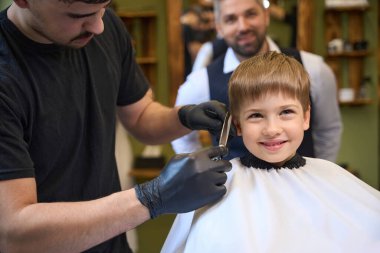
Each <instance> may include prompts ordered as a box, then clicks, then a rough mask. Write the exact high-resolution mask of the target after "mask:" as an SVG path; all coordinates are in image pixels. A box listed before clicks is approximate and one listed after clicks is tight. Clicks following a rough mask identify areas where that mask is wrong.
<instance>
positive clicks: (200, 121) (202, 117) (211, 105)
mask: <svg viewBox="0 0 380 253" xmlns="http://www.w3.org/2000/svg"><path fill="white" fill-rule="evenodd" d="M226 112H227V108H226V105H225V104H223V103H221V102H218V101H216V100H211V101H209V102H204V103H201V104H199V105H185V106H183V107H181V109H179V111H178V117H179V120H180V121H181V123H182V125H184V126H185V127H187V128H189V129H191V130H208V131H209V132H210V133H212V134H217V133H220V131H221V130H222V126H223V121H224V117H225V116H226Z"/></svg>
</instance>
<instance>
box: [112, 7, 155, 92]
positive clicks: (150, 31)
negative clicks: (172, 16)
mask: <svg viewBox="0 0 380 253" xmlns="http://www.w3.org/2000/svg"><path fill="white" fill-rule="evenodd" d="M117 14H118V16H119V17H120V18H121V20H122V21H123V22H124V25H125V26H126V28H127V30H128V32H129V34H130V35H131V38H132V43H133V47H134V48H135V51H136V62H137V63H138V64H139V65H140V67H141V69H142V71H143V72H144V74H145V76H146V77H147V79H148V81H149V83H150V84H151V85H152V87H153V88H155V87H156V84H157V80H158V74H159V73H158V71H157V68H158V59H157V13H156V11H150V10H148V11H123V10H119V11H118V12H117Z"/></svg>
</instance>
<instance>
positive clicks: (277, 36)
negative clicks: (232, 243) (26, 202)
mask: <svg viewBox="0 0 380 253" xmlns="http://www.w3.org/2000/svg"><path fill="white" fill-rule="evenodd" d="M9 2H10V1H7V0H1V6H0V7H1V8H2V9H3V8H5V7H6V6H8V4H9ZM264 2H265V4H266V8H269V9H270V25H269V27H268V29H267V36H268V37H270V38H271V40H272V41H273V42H275V43H276V44H277V45H278V46H279V47H280V48H289V47H291V48H296V49H298V50H300V51H306V52H310V53H313V54H316V55H319V56H320V57H322V58H323V60H324V61H325V63H326V64H327V65H328V66H329V67H330V68H331V70H332V72H333V74H334V77H335V80H336V95H337V102H338V104H339V106H338V107H339V110H340V115H341V123H342V132H341V139H340V145H339V149H338V152H337V155H336V158H335V163H337V164H338V165H340V166H341V167H343V168H345V169H347V170H348V171H349V172H350V173H352V174H354V175H355V176H356V177H358V178H359V179H361V180H362V181H364V182H365V183H367V184H369V185H370V186H372V187H373V188H375V189H377V190H380V51H379V43H380V30H379V27H380V15H379V12H380V4H379V1H377V0H323V1H317V0H268V1H264ZM110 8H113V9H114V10H115V12H116V13H117V15H118V16H119V17H120V18H121V20H122V21H123V22H124V24H125V26H126V28H127V30H128V32H129V33H130V35H131V37H132V40H133V45H134V49H135V55H136V61H137V63H138V64H139V65H140V67H141V69H142V70H143V72H144V74H145V76H146V77H147V79H148V80H149V83H150V85H151V87H152V89H153V91H154V94H155V99H156V100H158V101H159V102H161V103H162V104H164V105H168V106H174V105H175V103H176V98H177V92H178V89H179V87H180V86H181V84H183V83H184V82H185V80H186V77H187V76H188V75H189V74H190V73H191V72H192V71H194V67H195V62H196V57H197V54H198V52H199V51H200V49H201V48H202V46H203V45H204V44H205V43H207V42H212V41H213V40H215V39H216V38H217V37H218V34H217V31H216V29H215V24H214V10H213V4H212V0H180V1H179V0H139V1H131V0H113V1H112V3H111V6H110ZM322 78H323V77H322ZM199 138H200V143H201V144H202V145H203V146H205V147H207V146H211V145H213V143H212V142H211V139H210V136H209V134H208V132H203V131H201V133H200V136H199ZM175 153H176V152H175V151H174V149H173V146H172V144H170V143H168V144H165V145H158V146H150V145H144V144H142V143H140V142H139V141H138V140H136V139H135V138H134V137H133V136H130V135H129V134H128V133H127V132H126V131H125V130H124V129H123V128H122V127H121V126H120V125H118V126H117V129H116V158H117V164H118V169H119V177H120V180H121V184H122V188H123V189H128V188H131V187H133V185H135V184H136V183H142V182H144V181H147V180H150V179H152V178H155V177H157V176H158V175H159V173H160V171H161V169H162V168H163V167H164V166H165V164H166V163H167V162H168V160H169V159H170V158H171V157H173V156H174V155H175ZM358 218H359V219H360V217H358ZM174 219H175V215H174V214H173V215H163V216H160V217H157V218H155V219H152V220H149V221H147V222H145V223H144V224H143V225H141V226H139V227H137V228H136V229H134V230H132V231H130V232H128V233H127V237H128V242H129V244H130V246H131V248H132V249H133V250H134V252H138V253H151V252H159V251H160V249H161V248H162V245H163V244H164V241H165V239H166V237H167V235H168V233H169V230H170V228H171V226H172V223H173V221H174ZM226 219H228V217H226Z"/></svg>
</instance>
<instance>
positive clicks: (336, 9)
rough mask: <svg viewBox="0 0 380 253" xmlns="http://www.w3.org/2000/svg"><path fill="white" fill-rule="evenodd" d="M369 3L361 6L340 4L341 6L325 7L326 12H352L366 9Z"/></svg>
mask: <svg viewBox="0 0 380 253" xmlns="http://www.w3.org/2000/svg"><path fill="white" fill-rule="evenodd" d="M368 9H369V5H363V6H341V7H326V8H325V11H326V12H352V11H367V10H368Z"/></svg>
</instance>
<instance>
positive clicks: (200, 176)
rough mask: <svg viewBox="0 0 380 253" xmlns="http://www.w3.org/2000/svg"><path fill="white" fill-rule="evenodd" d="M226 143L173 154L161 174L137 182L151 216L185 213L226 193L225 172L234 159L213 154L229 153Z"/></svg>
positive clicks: (139, 195)
mask: <svg viewBox="0 0 380 253" xmlns="http://www.w3.org/2000/svg"><path fill="white" fill-rule="evenodd" d="M227 153H228V150H227V148H225V147H212V148H209V149H203V150H201V151H198V152H194V153H190V154H179V155H176V156H174V157H173V158H172V159H171V160H170V161H169V163H168V164H167V165H166V166H165V168H164V169H163V171H162V172H161V174H160V175H159V176H158V177H157V178H155V179H153V180H151V181H148V182H146V183H143V184H139V185H136V186H135V190H136V195H137V198H138V199H139V200H140V202H141V203H142V204H143V205H144V206H146V207H147V208H148V209H149V212H150V216H151V218H155V217H156V216H158V215H161V214H165V213H186V212H190V211H193V210H195V209H197V208H200V207H202V206H204V205H206V204H208V203H212V202H215V201H216V200H218V199H220V198H221V197H222V196H223V195H224V194H225V193H226V187H225V186H224V183H225V182H226V180H227V175H226V173H225V172H227V171H230V170H231V167H232V165H231V163H230V162H229V161H225V160H215V159H213V158H216V157H220V156H224V155H227Z"/></svg>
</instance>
